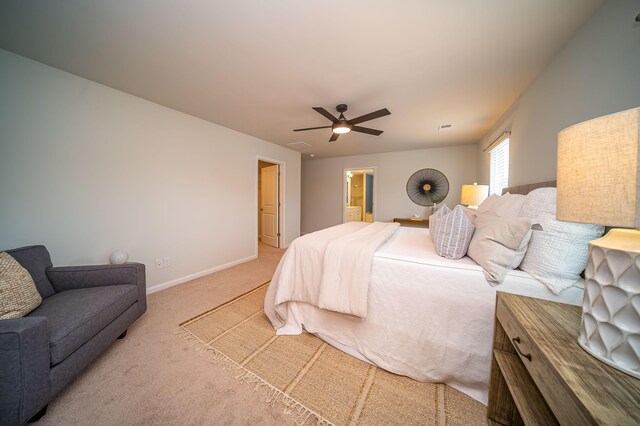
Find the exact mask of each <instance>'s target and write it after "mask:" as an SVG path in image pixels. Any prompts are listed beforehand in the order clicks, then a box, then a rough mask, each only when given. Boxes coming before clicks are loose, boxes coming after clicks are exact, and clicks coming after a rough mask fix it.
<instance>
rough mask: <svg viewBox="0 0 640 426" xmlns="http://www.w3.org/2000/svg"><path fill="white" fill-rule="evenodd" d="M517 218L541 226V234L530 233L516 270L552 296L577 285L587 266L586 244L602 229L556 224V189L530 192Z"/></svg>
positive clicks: (564, 223) (589, 226)
mask: <svg viewBox="0 0 640 426" xmlns="http://www.w3.org/2000/svg"><path fill="white" fill-rule="evenodd" d="M520 215H521V216H523V217H528V218H530V219H532V220H534V221H536V222H538V223H540V225H541V226H542V230H534V231H533V233H532V235H531V241H530V242H529V249H528V250H527V254H526V255H525V257H524V259H523V261H522V264H521V265H520V269H522V270H523V271H526V272H528V273H529V274H531V275H532V276H533V277H534V278H536V279H537V280H538V281H540V282H542V283H543V284H544V285H546V286H547V287H548V288H549V290H551V291H552V292H553V293H554V294H558V293H560V292H561V291H562V290H564V289H565V288H568V287H571V286H572V285H574V284H575V283H576V282H577V281H579V280H580V273H581V272H582V271H583V270H584V268H585V266H586V265H587V253H588V249H589V241H591V240H594V239H596V238H599V237H600V236H602V233H603V232H604V227H602V226H600V225H586V224H582V223H573V222H561V221H559V220H556V188H539V189H536V190H534V191H531V192H530V193H529V194H528V195H527V196H526V197H525V201H524V203H523V205H522V209H521V210H520Z"/></svg>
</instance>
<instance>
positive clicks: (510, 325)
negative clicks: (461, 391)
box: [487, 292, 640, 425]
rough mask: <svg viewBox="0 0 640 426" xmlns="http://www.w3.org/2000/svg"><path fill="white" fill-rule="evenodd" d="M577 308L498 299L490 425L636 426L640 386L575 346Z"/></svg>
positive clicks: (639, 417)
mask: <svg viewBox="0 0 640 426" xmlns="http://www.w3.org/2000/svg"><path fill="white" fill-rule="evenodd" d="M581 315H582V308H581V307H579V306H572V305H565V304H562V303H557V302H550V301H547V300H541V299H534V298H531V297H524V296H517V295H514V294H509V293H502V292H498V297H497V302H496V321H495V331H494V340H493V360H492V363H491V384H490V386H489V405H488V407H487V417H488V418H489V424H492V425H497V424H503V425H512V424H515V425H521V424H523V423H524V424H545V425H547V424H548V425H552V424H562V425H565V424H566V425H592V424H612V425H626V424H629V425H631V424H633V425H637V424H640V379H636V378H634V377H631V376H629V375H627V374H625V373H623V372H621V371H619V370H617V369H615V368H613V367H610V366H608V365H607V364H605V363H603V362H601V361H599V360H597V359H596V358H594V357H592V356H591V355H589V354H588V353H587V352H585V351H584V350H583V349H582V348H581V347H580V346H579V345H578V335H579V334H580V318H581Z"/></svg>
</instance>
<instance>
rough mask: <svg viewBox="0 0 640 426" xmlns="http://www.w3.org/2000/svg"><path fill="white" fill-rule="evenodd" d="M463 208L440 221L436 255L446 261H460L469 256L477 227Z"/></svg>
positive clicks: (436, 239)
mask: <svg viewBox="0 0 640 426" xmlns="http://www.w3.org/2000/svg"><path fill="white" fill-rule="evenodd" d="M464 209H465V208H464V207H463V206H457V207H456V208H455V209H453V211H451V212H450V213H448V214H446V215H444V216H443V217H442V218H440V219H439V221H438V222H439V223H438V230H437V232H436V233H435V235H432V237H433V238H434V245H435V248H436V253H438V255H440V256H442V257H444V258H446V259H460V258H462V257H463V256H464V255H465V254H467V249H468V248H469V243H470V242H471V237H473V232H474V230H475V226H473V223H472V222H471V220H470V219H469V217H468V216H467V214H466V212H465V210H464Z"/></svg>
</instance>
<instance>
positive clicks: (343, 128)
mask: <svg viewBox="0 0 640 426" xmlns="http://www.w3.org/2000/svg"><path fill="white" fill-rule="evenodd" d="M313 109H314V110H315V111H316V112H318V113H320V114H322V115H323V116H325V117H326V118H328V119H329V120H331V122H332V123H333V124H332V125H331V126H321V127H307V128H306V129H293V131H294V132H303V131H305V130H316V129H329V128H331V130H332V131H333V134H332V135H331V138H330V139H329V142H334V141H336V140H337V139H338V137H340V135H343V134H345V133H349V132H351V131H354V132H360V133H366V134H368V135H374V136H380V135H381V134H382V130H376V129H369V128H368V127H360V126H356V124H360V123H364V122H365V121H369V120H375V119H376V118H380V117H384V116H385V115H389V114H391V113H390V112H389V110H388V109H386V108H383V109H379V110H378V111H374V112H370V113H369V114H365V115H361V116H360V117H356V118H352V119H351V120H347V119H346V118H345V117H344V113H345V112H346V111H347V106H346V105H345V104H340V105H338V106H336V111H338V112H339V113H340V116H339V117H338V118H336V117H335V116H334V115H333V114H331V113H330V112H329V111H327V110H326V109H324V108H322V107H313Z"/></svg>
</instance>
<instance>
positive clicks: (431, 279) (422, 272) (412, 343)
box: [265, 183, 583, 404]
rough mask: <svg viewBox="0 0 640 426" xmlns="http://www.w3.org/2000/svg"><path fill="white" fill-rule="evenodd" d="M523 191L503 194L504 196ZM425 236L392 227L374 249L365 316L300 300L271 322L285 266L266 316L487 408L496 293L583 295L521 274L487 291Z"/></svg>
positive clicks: (472, 268)
mask: <svg viewBox="0 0 640 426" xmlns="http://www.w3.org/2000/svg"><path fill="white" fill-rule="evenodd" d="M551 184H552V183H551ZM545 185H546V186H550V184H549V183H546V184H545ZM530 189H533V187H531V186H525V187H523V188H509V190H510V191H512V192H511V193H517V191H521V192H526V191H528V190H530ZM339 226H342V225H339ZM428 232H429V230H428V229H424V228H409V227H402V228H398V229H397V230H395V231H394V232H393V234H392V236H391V237H390V238H388V240H385V241H384V242H383V243H382V244H380V246H379V247H378V248H377V250H375V252H374V253H373V256H372V261H371V267H370V268H371V270H370V275H369V280H368V299H367V308H368V309H367V312H366V318H363V317H362V316H356V315H350V314H347V313H339V312H336V310H335V309H334V310H328V309H321V308H319V307H318V305H319V304H318V302H317V301H315V300H314V301H309V300H304V299H297V301H290V302H289V303H286V306H285V307H284V308H285V309H286V313H285V314H284V315H280V316H278V314H277V313H276V309H275V307H276V302H275V301H276V297H277V296H276V294H277V292H278V285H279V283H281V282H282V281H283V278H282V274H283V273H285V272H286V271H285V269H286V267H283V263H284V262H281V264H280V265H279V267H278V270H277V271H276V274H275V275H274V280H273V281H272V284H271V285H270V287H269V290H268V292H267V295H266V298H265V313H266V314H267V316H268V317H269V319H270V320H271V321H272V323H273V324H274V326H275V327H276V329H277V332H278V334H281V335H282V334H300V333H301V332H303V331H304V330H306V331H307V332H310V333H314V334H316V335H317V336H319V337H320V338H322V339H323V340H325V341H327V342H328V343H330V344H332V345H333V346H335V347H337V348H338V349H341V350H343V351H345V352H347V353H349V354H351V355H353V356H355V357H357V358H360V359H362V360H364V361H366V362H370V363H373V364H375V365H377V366H379V367H381V368H383V369H385V370H388V371H391V372H394V373H397V374H401V375H406V376H409V377H412V378H414V379H416V380H421V381H430V382H441V383H446V384H448V385H450V386H452V387H454V388H456V389H458V390H460V391H461V392H463V393H465V394H467V395H469V396H471V397H473V398H474V399H476V400H478V401H480V402H482V403H485V404H486V402H487V389H488V384H489V373H490V365H491V345H492V336H493V325H494V323H493V322H494V308H495V298H496V291H506V292H512V293H517V294H522V295H526V296H533V297H539V298H544V299H549V300H556V301H560V302H564V303H570V304H575V305H579V304H580V302H581V300H582V292H583V290H582V288H581V286H580V285H579V284H578V285H576V286H574V287H571V288H568V289H566V290H564V291H563V292H561V293H560V294H559V295H554V294H553V293H551V292H550V291H549V290H548V289H547V287H545V286H544V285H542V284H541V283H540V282H538V281H537V280H536V279H534V278H533V277H531V276H530V275H529V274H527V273H526V272H524V271H520V270H513V271H510V272H509V273H508V274H507V277H506V278H505V280H504V282H503V283H502V284H501V285H499V286H496V287H492V286H490V285H489V284H488V283H487V281H486V279H485V277H484V274H483V270H482V268H481V267H480V266H479V265H477V264H476V263H475V262H474V261H473V260H471V259H470V258H468V257H464V258H462V259H460V260H448V259H444V258H442V257H440V256H438V255H437V254H436V253H435V251H434V248H433V244H432V242H431V239H430V238H429V235H428ZM286 255H287V254H285V256H286ZM284 258H285V257H283V260H284ZM303 300H304V301H303ZM280 308H281V309H282V306H281V307H280ZM332 309H333V308H332ZM337 310H338V311H340V309H337ZM283 316H284V317H285V320H284V322H283V321H282V317H283Z"/></svg>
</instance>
